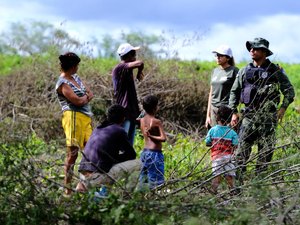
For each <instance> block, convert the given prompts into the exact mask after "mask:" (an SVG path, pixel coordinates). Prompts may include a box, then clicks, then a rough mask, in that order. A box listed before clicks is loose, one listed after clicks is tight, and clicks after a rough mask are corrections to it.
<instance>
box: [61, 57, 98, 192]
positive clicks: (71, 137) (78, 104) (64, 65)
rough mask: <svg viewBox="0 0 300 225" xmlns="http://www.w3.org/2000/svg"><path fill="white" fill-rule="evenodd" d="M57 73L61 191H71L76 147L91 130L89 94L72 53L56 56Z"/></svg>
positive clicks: (87, 136) (76, 153)
mask: <svg viewBox="0 0 300 225" xmlns="http://www.w3.org/2000/svg"><path fill="white" fill-rule="evenodd" d="M59 60H60V65H61V74H60V76H59V78H58V81H57V83H56V87H55V88H56V92H57V97H58V100H59V103H60V105H61V109H62V112H63V116H62V126H63V129H64V132H65V136H66V145H67V156H66V160H65V169H64V170H65V179H64V184H65V186H66V187H67V188H66V190H65V194H67V195H69V194H71V192H72V190H71V181H72V175H73V170H74V164H75V162H76V159H77V156H78V150H79V148H80V149H83V148H84V145H85V143H86V142H87V140H88V139H89V137H90V135H91V133H92V125H91V122H92V119H91V117H92V115H93V114H92V112H91V108H90V105H89V102H90V101H91V100H92V98H93V93H92V92H91V90H90V89H89V87H88V86H87V85H86V84H85V83H84V82H83V81H82V80H81V79H80V77H79V76H78V75H77V74H76V73H77V70H78V66H79V62H80V58H79V57H78V56H77V55H76V54H75V53H72V52H68V53H66V54H64V55H60V56H59Z"/></svg>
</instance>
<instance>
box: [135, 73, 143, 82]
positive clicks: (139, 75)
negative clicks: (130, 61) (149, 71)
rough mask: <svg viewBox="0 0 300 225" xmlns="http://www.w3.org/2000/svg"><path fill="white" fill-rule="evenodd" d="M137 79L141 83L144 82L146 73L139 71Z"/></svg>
mask: <svg viewBox="0 0 300 225" xmlns="http://www.w3.org/2000/svg"><path fill="white" fill-rule="evenodd" d="M136 78H137V79H138V80H139V81H142V80H143V79H144V73H143V71H139V72H138V73H137V75H136Z"/></svg>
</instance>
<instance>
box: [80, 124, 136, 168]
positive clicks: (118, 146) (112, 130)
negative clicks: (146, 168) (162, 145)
mask: <svg viewBox="0 0 300 225" xmlns="http://www.w3.org/2000/svg"><path fill="white" fill-rule="evenodd" d="M83 153H84V155H83V156H82V160H81V162H80V165H79V171H91V172H94V171H97V170H98V172H100V173H101V172H103V171H104V172H106V173H107V172H108V171H109V170H110V169H111V167H112V166H113V165H114V164H116V163H120V162H124V161H127V160H132V159H135V157H136V152H135V151H134V149H133V147H132V145H131V144H130V143H129V140H128V136H127V133H126V132H125V130H124V129H123V128H122V127H121V126H120V125H117V124H112V125H109V126H106V127H101V126H99V127H97V128H96V129H94V130H93V133H92V135H91V137H90V138H89V140H88V142H87V144H86V146H85V148H84V152H83ZM93 164H94V165H93ZM97 167H98V168H99V169H97Z"/></svg>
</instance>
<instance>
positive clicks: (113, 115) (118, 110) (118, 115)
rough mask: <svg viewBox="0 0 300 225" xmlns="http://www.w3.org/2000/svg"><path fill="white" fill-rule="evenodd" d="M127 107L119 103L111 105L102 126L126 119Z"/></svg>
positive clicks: (118, 122)
mask: <svg viewBox="0 0 300 225" xmlns="http://www.w3.org/2000/svg"><path fill="white" fill-rule="evenodd" d="M125 115H126V109H125V108H124V107H123V106H121V105H118V104H114V105H111V106H110V107H109V108H108V109H107V113H106V117H105V119H104V120H103V122H102V123H101V125H100V127H102V128H103V127H107V126H109V125H111V124H120V123H122V122H123V121H124V118H125Z"/></svg>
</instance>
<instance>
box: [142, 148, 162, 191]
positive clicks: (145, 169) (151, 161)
mask: <svg viewBox="0 0 300 225" xmlns="http://www.w3.org/2000/svg"><path fill="white" fill-rule="evenodd" d="M141 161H142V169H141V174H140V178H139V181H140V184H142V185H143V184H148V185H149V188H150V189H153V188H155V187H156V186H158V185H161V184H163V183H164V181H165V178H164V173H165V165H164V155H163V154H162V151H161V150H155V149H144V151H143V152H142V153H141Z"/></svg>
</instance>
